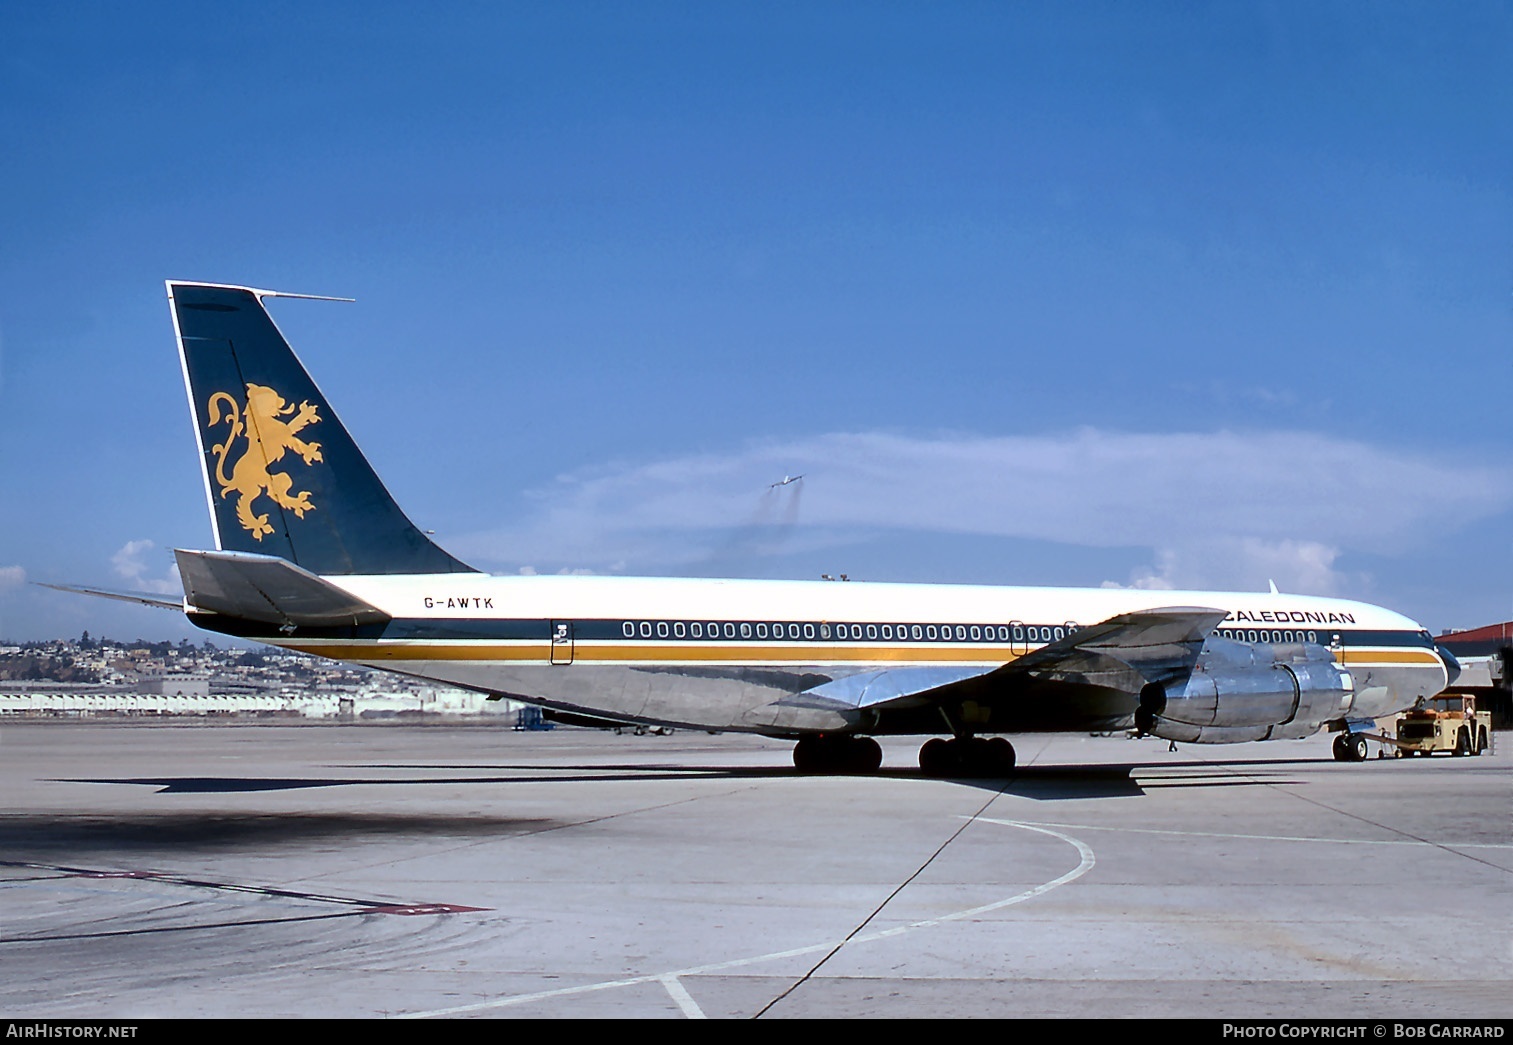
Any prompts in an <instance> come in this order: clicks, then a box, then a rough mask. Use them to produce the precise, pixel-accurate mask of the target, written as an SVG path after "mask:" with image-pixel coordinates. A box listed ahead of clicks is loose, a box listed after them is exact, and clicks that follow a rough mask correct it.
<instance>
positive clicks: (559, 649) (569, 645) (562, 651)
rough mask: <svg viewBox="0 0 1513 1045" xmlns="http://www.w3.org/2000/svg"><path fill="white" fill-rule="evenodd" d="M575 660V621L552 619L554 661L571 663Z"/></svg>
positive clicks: (555, 662)
mask: <svg viewBox="0 0 1513 1045" xmlns="http://www.w3.org/2000/svg"><path fill="white" fill-rule="evenodd" d="M572 662H573V622H572V621H570V620H554V621H552V663H553V664H571V663H572Z"/></svg>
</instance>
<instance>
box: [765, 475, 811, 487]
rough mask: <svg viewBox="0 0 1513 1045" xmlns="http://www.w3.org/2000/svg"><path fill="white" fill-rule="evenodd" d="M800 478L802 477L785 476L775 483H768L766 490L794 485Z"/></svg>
mask: <svg viewBox="0 0 1513 1045" xmlns="http://www.w3.org/2000/svg"><path fill="white" fill-rule="evenodd" d="M802 478H803V476H802V475H785V476H783V478H781V479H779V480H778V481H777V482H775V483H768V484H767V489H769V490H776V489H777V488H778V487H779V486H787V485H788V484H789V483H796V482H798V481H799V480H800V479H802Z"/></svg>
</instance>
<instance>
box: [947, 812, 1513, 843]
mask: <svg viewBox="0 0 1513 1045" xmlns="http://www.w3.org/2000/svg"><path fill="white" fill-rule="evenodd" d="M963 819H971V818H970V817H963ZM977 819H978V820H981V821H986V822H987V823H990V824H1004V825H1007V826H1009V827H1026V828H1030V829H1031V830H1034V829H1035V828H1036V827H1037V826H1038V827H1046V828H1051V827H1064V828H1068V829H1070V830H1073V831H1125V832H1128V833H1129V834H1140V835H1177V836H1180V837H1187V838H1236V839H1242V840H1245V841H1251V842H1324V843H1328V844H1330V845H1427V846H1432V847H1433V848H1435V849H1513V843H1510V842H1435V841H1420V840H1418V839H1411V838H1410V839H1387V838H1310V837H1308V836H1306V835H1242V834H1232V833H1229V832H1224V831H1173V830H1171V829H1168V828H1157V827H1124V826H1121V825H1119V824H1058V823H1052V822H1049V821H1044V820H1034V821H1031V820H994V819H993V818H992V817H986V816H983V817H977ZM1068 841H1070V839H1068Z"/></svg>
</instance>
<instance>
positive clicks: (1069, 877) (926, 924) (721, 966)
mask: <svg viewBox="0 0 1513 1045" xmlns="http://www.w3.org/2000/svg"><path fill="white" fill-rule="evenodd" d="M978 819H979V820H980V821H982V822H985V823H990V824H998V825H1000V826H1003V827H1017V828H1021V829H1023V830H1026V831H1035V832H1037V833H1039V834H1043V835H1050V836H1051V837H1052V838H1058V839H1060V840H1061V841H1063V842H1066V843H1067V844H1068V845H1070V846H1072V847H1073V848H1075V849H1076V850H1077V855H1078V857H1079V859H1078V863H1077V866H1076V867H1074V868H1072V869H1071V870H1070V871H1068V872H1066V873H1065V874H1063V875H1060V876H1058V877H1056V878H1053V879H1051V880H1050V881H1048V882H1044V883H1042V884H1040V885H1037V886H1035V887H1033V888H1031V889H1026V890H1025V891H1024V892H1022V893H1016V894H1015V895H1013V896H1009V897H1005V898H1004V899H1002V900H994V901H993V902H992V903H986V904H982V905H980V906H977V907H969V908H967V909H966V910H962V911H953V912H952V913H950V914H943V915H939V916H937V917H935V918H924V919H921V920H920V921H917V922H910V923H908V924H907V925H900V926H895V927H894V928H892V929H879V930H876V931H874V932H869V933H859V934H857V935H855V936H849V937H843V938H842V939H840V940H829V941H826V942H824V943H814V944H809V945H807V946H804V947H793V948H790V949H788V950H785V951H771V952H769V953H767V954H758V955H752V956H750V957H747V958H731V959H728V960H726V961H722V962H710V963H708V964H706V965H693V966H689V967H687V968H683V969H673V970H670V971H668V972H659V973H648V974H646V975H642V976H627V977H625V978H624V979H618V980H602V981H599V982H597V983H584V984H579V985H578V986H576V987H557V988H554V989H552V990H546V991H532V992H530V993H528V994H515V995H511V996H509V997H505V998H494V999H492V1000H490V1001H481V1002H473V1003H471V1004H468V1005H454V1006H450V1007H448V1008H445V1009H430V1010H427V1011H424V1012H406V1013H398V1014H396V1015H395V1016H394V1017H393V1018H394V1019H401V1020H420V1019H430V1018H433V1017H438V1016H457V1015H461V1014H463V1013H469V1012H483V1011H485V1010H488V1009H503V1008H508V1007H510V1006H514V1005H525V1004H528V1003H530V1002H535V1001H546V1000H549V999H552V998H567V997H571V996H573V995H577V994H590V993H593V992H595V991H605V990H613V989H615V988H617V987H634V986H636V985H638V984H646V983H660V984H662V985H663V987H664V988H665V989H666V990H667V992H668V994H669V995H671V996H672V997H673V999H674V1000H675V1001H677V1002H678V1006H679V1008H681V1009H683V1012H684V1014H685V1015H687V1016H688V1017H689V1018H690V1019H702V1018H704V1013H703V1010H702V1009H699V1007H698V1005H697V1004H696V1003H694V1001H693V998H692V997H691V996H688V992H687V989H686V988H684V986H683V984H682V983H681V982H680V981H681V980H682V979H683V978H685V977H689V976H707V975H709V974H710V973H716V972H725V971H728V970H730V969H740V968H745V967H747V966H751V965H760V964H762V963H764V962H773V961H780V960H782V959H784V958H799V957H803V956H804V955H807V954H819V953H821V952H825V951H831V952H833V951H835V950H837V949H838V948H840V947H842V946H844V945H846V944H848V943H872V942H874V941H877V940H886V939H891V938H893V937H896V936H902V935H904V934H905V933H910V932H914V931H916V930H919V929H931V928H935V927H936V926H940V925H944V924H946V923H947V922H959V921H964V920H966V919H969V918H976V917H979V916H981V915H984V914H988V913H990V912H992V911H999V910H1002V909H1004V908H1006V907H1012V906H1014V905H1015V904H1021V903H1024V902H1025V901H1026V900H1032V899H1034V898H1035V897H1037V896H1044V895H1045V894H1046V893H1048V892H1050V891H1051V890H1053V889H1057V888H1060V887H1061V886H1063V885H1067V884H1069V883H1071V882H1075V881H1076V880H1077V879H1079V878H1081V877H1082V876H1083V875H1085V874H1087V873H1088V872H1089V871H1091V870H1092V869H1093V867H1094V865H1095V864H1096V863H1097V859H1096V858H1095V857H1094V855H1093V849H1092V847H1091V846H1089V845H1088V844H1087V843H1085V842H1083V841H1082V840H1081V839H1078V838H1074V837H1073V836H1071V835H1069V834H1065V833H1063V832H1061V831H1058V830H1056V829H1055V828H1054V827H1050V826H1047V825H1044V824H1032V823H1028V822H1024V821H1018V820H995V819H991V818H987V817H982V818H978ZM917 873H918V872H916V874H917ZM895 895H896V893H895ZM674 985H676V986H675V987H674ZM679 993H681V994H682V995H684V996H686V997H688V1004H689V1005H692V1006H693V1010H694V1011H695V1012H697V1015H694V1013H693V1012H690V1010H689V1009H688V1008H687V1007H686V1006H684V1004H683V1002H682V1001H681V1000H680V999H679V996H678V995H679Z"/></svg>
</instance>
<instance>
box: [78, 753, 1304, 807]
mask: <svg viewBox="0 0 1513 1045" xmlns="http://www.w3.org/2000/svg"><path fill="white" fill-rule="evenodd" d="M1323 761H1328V760H1321V759H1317V758H1308V759H1251V760H1238V759H1237V760H1227V761H1218V760H1215V761H1208V762H1180V763H1172V762H1148V761H1142V762H1119V763H1112V764H1110V763H1089V764H1072V765H1054V766H1036V765H1031V766H1021V767H1020V768H1019V769H1017V770H1016V771H1015V772H1014V774H1013V775H1012V776H1008V777H979V778H969V777H946V778H943V779H945V780H948V781H950V782H952V783H956V784H962V785H965V786H968V787H975V788H980V789H984V790H990V791H997V792H1002V793H1004V794H1009V795H1016V796H1018V797H1021V798H1029V799H1036V800H1041V801H1051V800H1064V799H1082V798H1120V797H1130V796H1136V795H1144V794H1145V793H1146V791H1147V790H1148V789H1150V788H1161V789H1163V790H1166V789H1172V788H1192V787H1202V788H1211V787H1252V786H1255V785H1256V784H1258V783H1260V782H1259V781H1257V780H1255V779H1253V774H1245V771H1246V769H1247V767H1265V768H1268V769H1278V770H1284V771H1285V770H1286V768H1287V767H1289V766H1293V765H1312V766H1317V765H1319V764H1321V762H1323ZM349 768H355V769H392V770H407V771H412V772H414V771H424V772H428V773H429V772H434V771H436V770H451V771H454V772H455V771H456V770H467V769H472V770H479V771H485V772H487V773H489V774H508V775H469V776H452V775H448V776H430V775H426V776H419V777H409V778H367V777H351V776H330V777H251V776H237V777H231V776H218V777H212V776H193V777H166V776H165V777H82V778H81V777H73V778H65V779H64V780H63V781H61V782H66V783H76V784H134V785H138V786H146V787H156V788H157V793H158V794H234V793H245V792H260V791H291V790H299V789H303V788H319V787H370V786H385V787H396V786H398V787H405V786H413V785H434V784H467V785H473V786H476V785H481V784H483V785H488V784H492V785H499V784H540V783H613V782H632V781H655V780H781V779H789V778H792V777H795V776H798V775H799V774H798V772H797V770H795V769H793V768H791V767H788V766H754V767H741V768H731V767H729V766H707V765H672V766H669V765H655V766H648V765H644V764H639V765H638V764H596V765H572V766H564V767H562V768H561V769H560V770H558V769H552V770H546V771H543V769H542V767H541V766H540V765H539V764H533V765H510V764H490V765H472V766H469V765H445V764H443V765H437V764H420V763H382V764H367V765H358V766H353V767H349ZM1225 770H1231V771H1238V772H1236V775H1235V776H1234V777H1233V778H1232V779H1223V778H1222V777H1217V776H1216V774H1218V773H1221V772H1223V771H1225ZM1146 774H1150V775H1149V776H1147V775H1146ZM812 776H813V778H814V779H827V778H828V779H837V778H840V779H846V778H855V779H861V778H863V776H862V775H860V774H855V775H854V774H813V775H812ZM865 776H866V777H870V778H872V779H876V778H883V779H891V780H929V779H934V778H930V777H926V776H924V775H923V774H922V773H921V772H920V771H919V770H918V769H913V768H909V769H903V768H897V769H890V768H886V767H885V768H883V769H882V770H880V771H878V772H876V773H872V774H866V775H865ZM1137 776H1142V777H1144V779H1143V780H1137V779H1136V778H1137ZM1265 783H1267V784H1276V783H1291V784H1298V783H1302V781H1300V780H1294V779H1289V780H1278V779H1275V778H1274V777H1273V778H1268V779H1267V780H1266V781H1265Z"/></svg>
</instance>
